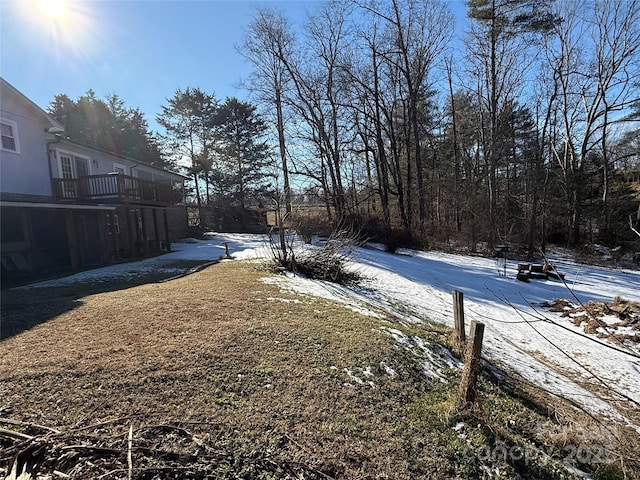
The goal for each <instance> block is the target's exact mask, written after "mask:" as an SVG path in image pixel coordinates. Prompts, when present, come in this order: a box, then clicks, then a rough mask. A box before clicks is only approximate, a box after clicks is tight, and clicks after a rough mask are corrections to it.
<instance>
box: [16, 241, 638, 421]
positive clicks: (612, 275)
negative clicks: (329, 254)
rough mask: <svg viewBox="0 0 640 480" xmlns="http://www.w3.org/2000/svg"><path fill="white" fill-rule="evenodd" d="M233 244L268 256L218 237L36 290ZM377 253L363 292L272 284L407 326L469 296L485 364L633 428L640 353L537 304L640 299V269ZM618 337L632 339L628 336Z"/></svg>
mask: <svg viewBox="0 0 640 480" xmlns="http://www.w3.org/2000/svg"><path fill="white" fill-rule="evenodd" d="M224 243H227V245H228V247H229V251H230V253H231V255H232V256H233V257H234V258H235V259H253V260H255V259H266V258H268V257H269V246H268V240H267V236H265V235H245V234H220V233H218V234H211V235H208V236H206V237H205V239H204V240H194V239H187V240H186V241H184V242H181V243H174V244H172V246H171V247H172V250H173V251H172V252H171V253H168V254H165V255H161V256H159V257H154V258H149V259H145V260H141V261H138V262H130V263H126V264H119V265H113V266H110V267H105V268H100V269H96V270H89V271H86V272H81V273H78V274H76V275H72V276H69V277H65V278H63V279H58V280H53V281H49V282H43V283H40V284H36V286H48V285H58V284H61V283H72V282H77V281H105V282H108V281H110V280H111V279H114V278H119V277H125V278H126V277H127V276H135V275H139V274H140V273H141V272H145V271H147V269H149V270H155V271H157V270H161V269H163V268H166V269H170V268H174V266H175V263H174V265H171V262H172V261H174V260H200V261H203V262H207V261H217V260H219V259H220V258H221V257H222V256H223V255H224V253H225V246H224ZM376 247H377V246H375V247H374V248H355V249H354V250H353V257H354V258H353V263H352V268H354V269H356V270H357V271H358V272H359V273H360V274H361V275H363V276H365V280H364V281H363V282H362V285H361V287H359V288H356V289H349V288H346V287H341V286H337V285H332V284H327V283H325V282H316V281H312V280H308V279H304V278H301V277H299V276H295V275H288V276H279V277H270V278H269V279H266V280H265V281H266V282H268V283H275V284H277V285H278V286H279V287H280V288H282V289H284V290H287V291H294V292H297V293H301V294H305V295H314V296H319V297H323V298H328V299H330V300H335V301H338V302H341V303H343V304H344V305H346V306H348V307H349V308H356V309H357V310H358V311H359V312H360V313H364V314H368V315H371V316H380V314H379V313H378V312H380V311H387V312H391V313H393V314H396V315H398V316H399V317H401V318H402V319H403V321H404V322H405V323H416V322H422V321H426V320H431V321H435V322H439V323H442V324H445V325H449V326H453V307H452V298H451V291H452V290H459V291H462V292H463V293H464V296H465V318H466V320H467V322H469V321H471V320H476V321H480V322H483V323H484V324H485V334H484V346H483V356H484V357H485V358H486V359H487V360H488V361H490V362H492V363H495V364H497V365H500V366H503V367H504V368H509V369H513V370H514V371H515V372H517V373H518V374H520V375H521V376H522V377H523V378H525V379H526V380H527V381H529V382H531V383H533V384H535V385H538V386H540V387H542V388H544V389H545V390H547V391H548V392H549V393H550V394H551V395H557V396H560V397H564V398H568V399H570V400H571V401H574V402H576V404H577V405H579V406H581V407H582V408H585V409H586V410H587V411H589V412H591V413H594V414H598V415H602V416H604V417H609V418H613V419H616V420H622V421H624V422H627V423H629V422H628V420H626V419H625V418H624V417H623V416H622V415H621V414H620V412H619V411H618V410H617V408H616V406H615V404H616V402H618V401H623V402H624V401H626V400H625V399H624V397H623V396H622V395H620V394H624V395H625V396H627V397H629V398H631V399H632V400H633V401H635V402H640V359H639V358H638V357H637V353H635V352H638V351H640V350H639V348H640V347H639V346H638V345H637V344H633V342H630V341H628V340H627V341H625V343H624V345H626V346H628V348H629V352H630V353H625V352H624V351H617V350H614V349H611V348H607V347H606V345H603V344H602V343H596V342H594V341H591V340H590V339H589V338H585V337H581V336H578V335H576V333H583V331H582V329H581V327H579V326H576V325H573V324H572V323H570V322H567V319H566V318H563V317H562V316H561V313H554V312H547V311H544V312H542V311H540V310H539V309H538V308H539V307H537V306H539V305H541V304H542V303H543V302H551V301H553V300H554V299H557V298H566V299H569V300H571V301H572V303H573V295H575V296H577V297H578V298H579V299H580V301H581V302H582V303H584V304H586V303H587V302H589V301H591V300H593V301H599V302H611V301H613V299H614V298H615V297H616V296H620V297H622V298H625V299H628V300H633V301H640V272H639V271H634V270H624V269H615V270H614V269H608V268H604V267H597V266H588V265H579V264H576V263H575V262H574V261H573V253H572V252H570V251H568V250H564V249H558V248H554V249H550V250H548V252H547V257H548V259H549V261H550V262H551V263H552V264H553V265H554V266H555V267H556V268H557V270H558V271H559V272H562V273H564V274H565V275H566V277H565V278H566V286H565V284H564V283H563V282H561V281H557V280H533V281H531V282H530V283H522V282H518V281H516V280H515V276H516V273H517V262H511V261H507V262H506V276H503V275H499V274H498V272H497V271H496V262H495V259H493V258H482V257H476V256H463V255H454V254H447V253H441V252H420V251H413V250H400V253H401V254H399V255H392V254H388V253H385V252H384V251H382V250H380V249H378V248H376ZM170 273H172V272H170ZM176 273H177V274H179V273H183V272H178V271H177V272H176ZM22 288H30V287H22ZM611 321H612V320H611ZM607 323H608V324H609V320H607ZM385 331H386V333H388V334H389V335H391V336H392V337H393V338H394V339H395V340H396V341H397V342H398V343H400V344H402V345H403V346H405V348H411V349H412V350H413V351H416V352H418V353H419V354H420V355H422V361H423V362H424V363H425V369H426V365H427V364H429V366H430V367H429V368H430V369H431V370H432V372H431V373H433V374H435V375H439V372H438V370H437V369H440V370H442V369H443V368H450V367H451V365H449V364H450V363H455V362H453V361H452V360H451V359H448V360H447V356H446V355H444V354H443V352H441V351H437V350H435V351H432V350H431V349H430V347H429V346H424V349H421V348H420V347H419V342H418V340H416V339H415V338H413V337H409V336H406V335H404V334H403V333H402V332H401V331H400V330H397V329H391V328H387V329H386V330H385ZM618 331H619V332H621V333H622V332H624V333H629V334H630V332H628V331H627V330H626V329H625V330H623V329H618ZM634 334H635V332H634ZM587 337H588V335H587ZM593 338H595V336H594V337H593ZM618 348H620V346H618ZM427 350H428V352H429V353H427ZM634 355H636V356H634ZM578 362H579V363H578ZM433 363H436V364H437V365H438V366H437V368H435V367H433ZM581 365H583V366H584V368H583V367H582V366H581ZM590 372H592V373H590ZM593 375H596V376H597V377H598V378H599V379H601V380H602V381H604V382H605V383H606V384H607V385H608V387H609V388H608V389H603V390H606V391H607V393H595V392H596V391H597V390H594V391H589V390H587V389H586V388H585V387H583V386H582V385H584V386H587V385H589V384H590V383H594V384H595V383H597V381H596V380H595V379H594V378H593ZM361 380H362V379H361ZM354 381H355V380H354ZM633 426H634V427H635V428H637V429H638V431H640V426H637V425H633Z"/></svg>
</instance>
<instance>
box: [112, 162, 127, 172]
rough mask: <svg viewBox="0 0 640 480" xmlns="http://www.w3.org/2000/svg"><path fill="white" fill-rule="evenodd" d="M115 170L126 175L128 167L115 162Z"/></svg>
mask: <svg viewBox="0 0 640 480" xmlns="http://www.w3.org/2000/svg"><path fill="white" fill-rule="evenodd" d="M113 171H114V172H115V173H118V174H122V175H126V174H127V167H125V166H124V165H120V164H119V163H114V164H113Z"/></svg>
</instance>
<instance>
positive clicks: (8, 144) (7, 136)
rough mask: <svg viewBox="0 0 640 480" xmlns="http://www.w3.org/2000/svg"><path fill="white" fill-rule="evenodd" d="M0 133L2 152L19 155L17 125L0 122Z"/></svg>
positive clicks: (4, 121)
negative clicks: (0, 136)
mask: <svg viewBox="0 0 640 480" xmlns="http://www.w3.org/2000/svg"><path fill="white" fill-rule="evenodd" d="M0 133H1V135H2V150H7V151H10V152H14V153H20V143H19V142H18V125H17V124H16V122H12V121H11V120H5V119H4V118H3V119H2V121H0Z"/></svg>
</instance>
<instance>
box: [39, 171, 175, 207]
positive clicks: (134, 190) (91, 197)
mask: <svg viewBox="0 0 640 480" xmlns="http://www.w3.org/2000/svg"><path fill="white" fill-rule="evenodd" d="M52 184H53V194H54V196H55V198H56V200H77V201H100V200H102V201H105V200H118V201H134V202H145V203H162V204H173V203H175V202H174V197H173V189H172V187H171V185H165V184H162V183H156V182H152V181H149V180H143V179H141V178H137V177H131V176H129V175H123V174H121V173H108V174H105V175H90V176H87V177H81V178H54V179H52Z"/></svg>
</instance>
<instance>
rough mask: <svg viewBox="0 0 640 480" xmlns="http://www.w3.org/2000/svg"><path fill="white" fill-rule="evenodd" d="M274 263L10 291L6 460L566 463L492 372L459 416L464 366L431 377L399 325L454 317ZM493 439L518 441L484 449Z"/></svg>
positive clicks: (347, 474)
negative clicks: (321, 287) (359, 297)
mask: <svg viewBox="0 0 640 480" xmlns="http://www.w3.org/2000/svg"><path fill="white" fill-rule="evenodd" d="M268 275H270V274H268V273H267V272H265V271H264V270H263V269H261V268H258V266H257V264H255V263H251V262H240V261H234V262H221V263H217V264H214V265H211V266H209V267H207V268H205V269H203V270H201V271H198V272H196V273H193V274H191V275H187V276H184V277H180V278H175V279H171V280H169V281H164V282H159V283H146V284H142V285H137V286H133V287H131V288H120V289H115V288H113V289H111V290H110V291H105V289H104V288H100V289H95V288H93V287H92V286H91V285H86V284H85V285H81V284H76V285H66V286H65V287H61V288H59V289H56V288H49V289H46V290H43V289H38V288H29V289H25V290H15V291H9V292H3V329H5V332H9V333H10V334H11V335H10V336H9V335H6V334H5V335H3V337H8V338H5V339H4V340H2V343H0V378H2V379H3V382H2V384H1V385H0V417H1V418H0V428H2V429H3V430H2V431H0V474H1V473H3V471H4V472H6V469H8V468H9V464H10V462H11V459H12V458H13V457H14V456H15V454H16V453H18V452H21V451H22V452H23V453H24V452H27V453H24V455H23V457H24V458H26V459H27V460H25V461H29V462H36V461H39V465H38V469H39V470H40V472H42V474H41V475H42V476H38V475H35V474H34V476H33V477H30V478H103V479H116V478H123V479H124V478H135V479H155V478H158V479H160V478H194V479H195V478H350V479H351V478H353V479H355V478H371V479H373V478H376V479H377V478H380V479H382V478H393V479H405V478H406V479H409V478H433V479H441V478H480V477H482V476H483V475H485V476H486V475H487V472H490V471H493V473H492V475H493V478H515V476H516V472H519V473H520V474H521V475H522V477H521V478H559V477H558V476H557V475H559V472H560V471H563V470H562V469H560V470H559V466H558V464H557V463H556V462H555V460H545V461H543V462H541V461H539V458H541V456H543V457H545V458H546V456H544V455H541V453H540V452H541V451H543V450H544V451H545V452H546V453H550V451H549V448H551V447H553V445H551V444H549V443H547V444H544V443H543V440H542V439H540V438H536V433H539V430H540V425H541V424H543V423H548V422H551V420H550V419H549V418H548V417H547V416H546V414H547V413H549V412H548V411H547V410H546V409H545V408H540V407H539V406H536V404H535V402H531V401H527V402H523V401H520V400H519V399H518V398H517V397H512V396H509V395H506V394H505V393H504V391H503V389H501V388H499V387H498V386H497V385H496V383H495V382H491V381H489V380H488V379H485V380H483V382H482V383H481V402H482V405H481V408H480V409H479V410H478V413H475V414H473V415H471V416H464V417H460V416H458V417H457V416H456V415H455V414H454V413H452V411H451V406H452V405H453V403H454V400H455V394H456V391H457V379H458V377H459V372H458V371H457V370H456V369H455V368H451V369H448V370H447V369H445V370H444V371H443V372H442V376H443V378H439V379H429V378H428V377H426V376H425V375H424V371H423V369H422V368H421V367H420V365H419V363H418V362H416V361H415V357H414V356H413V355H412V354H411V351H410V350H408V349H407V348H404V347H403V346H401V345H399V344H398V343H397V341H394V337H393V336H392V335H390V334H389V333H388V332H389V331H390V329H393V330H394V331H402V332H403V334H405V335H407V336H409V337H411V336H419V337H420V338H421V339H423V341H424V342H425V343H426V344H427V345H436V344H443V345H445V346H446V344H447V342H448V338H449V333H448V332H447V331H445V330H443V329H442V328H438V327H435V326H429V325H428V324H423V325H420V326H417V325H412V326H403V325H402V324H401V323H399V322H398V321H397V319H394V318H392V317H389V316H388V315H381V316H377V317H376V316H367V315H363V314H361V313H356V312H354V311H352V310H350V309H349V308H347V306H346V305H344V304H341V303H334V302H331V301H329V300H326V299H322V298H316V297H311V296H306V295H300V294H295V293H285V292H281V291H280V290H279V289H278V287H277V286H276V285H273V284H267V283H265V282H264V281H262V279H263V278H264V277H265V276H268ZM124 286H125V285H122V287H124ZM23 304H26V306H22V305H23ZM20 312H21V313H20ZM20 318H22V319H23V320H24V321H25V322H26V325H27V327H26V328H24V327H22V328H21V327H20V326H19V325H17V324H16V322H17V319H20ZM7 329H8V330H7ZM439 348H442V347H439ZM536 429H537V430H536ZM505 442H506V443H505ZM498 444H499V445H506V448H507V449H511V450H509V451H510V452H511V453H513V452H516V451H515V450H513V449H514V448H517V449H519V450H517V453H518V455H510V456H508V457H509V458H506V457H505V458H501V457H500V456H499V455H491V454H490V455H488V456H487V455H484V456H483V455H480V454H478V453H479V452H486V451H487V450H486V449H487V448H488V449H489V451H491V452H493V451H494V450H495V446H496V445H498ZM31 447H33V448H32V450H31V451H30V450H29V448H31ZM482 448H485V450H481V449H482ZM523 452H526V455H525V454H524V453H523ZM520 453H523V454H522V455H521V454H520ZM565 453H566V452H565ZM551 456H553V457H554V458H556V459H562V458H563V453H560V455H559V456H558V455H555V456H554V455H551ZM496 469H497V470H496ZM609 470H610V466H609V465H606V464H605V463H603V464H602V465H596V466H595V467H594V466H592V467H591V471H592V472H595V473H596V474H598V475H599V476H597V475H596V477H595V478H609V477H607V476H606V474H607V472H609ZM55 472H57V473H55ZM496 472H497V473H496ZM598 472H599V473H598ZM45 474H48V475H49V476H44V475H45ZM51 475H53V476H51ZM496 475H498V476H496ZM563 475H565V477H564V478H570V475H569V474H568V473H567V472H566V471H563ZM487 478H489V477H487ZM610 478H614V477H610Z"/></svg>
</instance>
